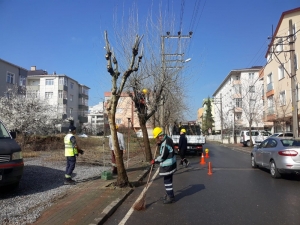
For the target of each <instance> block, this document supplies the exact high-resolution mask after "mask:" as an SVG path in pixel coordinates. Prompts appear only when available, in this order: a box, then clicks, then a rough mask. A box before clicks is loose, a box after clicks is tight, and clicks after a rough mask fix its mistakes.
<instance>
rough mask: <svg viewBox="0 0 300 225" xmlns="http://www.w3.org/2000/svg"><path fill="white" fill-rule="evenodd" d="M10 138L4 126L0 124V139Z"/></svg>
mask: <svg viewBox="0 0 300 225" xmlns="http://www.w3.org/2000/svg"><path fill="white" fill-rule="evenodd" d="M4 138H10V136H9V133H8V132H7V130H6V129H5V127H4V125H3V124H2V123H1V122H0V139H4Z"/></svg>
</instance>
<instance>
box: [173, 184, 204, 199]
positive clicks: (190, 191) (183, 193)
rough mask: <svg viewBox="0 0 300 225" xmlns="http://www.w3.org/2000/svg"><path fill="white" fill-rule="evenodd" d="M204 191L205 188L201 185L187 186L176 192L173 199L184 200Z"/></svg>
mask: <svg viewBox="0 0 300 225" xmlns="http://www.w3.org/2000/svg"><path fill="white" fill-rule="evenodd" d="M204 189H205V186H204V185H203V184H192V185H188V186H187V187H185V188H183V189H181V190H178V191H176V193H175V199H176V201H178V200H180V199H181V198H184V197H186V196H188V195H193V194H195V193H197V192H199V191H202V190H204Z"/></svg>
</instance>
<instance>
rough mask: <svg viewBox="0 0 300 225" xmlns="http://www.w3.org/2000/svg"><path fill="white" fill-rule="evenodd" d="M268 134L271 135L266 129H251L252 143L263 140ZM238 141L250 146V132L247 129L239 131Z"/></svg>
mask: <svg viewBox="0 0 300 225" xmlns="http://www.w3.org/2000/svg"><path fill="white" fill-rule="evenodd" d="M270 135H271V133H270V132H268V131H258V130H251V137H252V143H253V144H258V143H261V142H262V141H263V140H265V139H266V138H267V137H269V136H270ZM240 143H241V144H243V145H244V146H245V147H246V146H248V147H249V146H250V132H249V130H243V131H241V135H240Z"/></svg>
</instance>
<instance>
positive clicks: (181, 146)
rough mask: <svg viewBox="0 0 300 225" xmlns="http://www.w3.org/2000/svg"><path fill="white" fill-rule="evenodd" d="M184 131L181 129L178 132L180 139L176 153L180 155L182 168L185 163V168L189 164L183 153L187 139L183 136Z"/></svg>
mask: <svg viewBox="0 0 300 225" xmlns="http://www.w3.org/2000/svg"><path fill="white" fill-rule="evenodd" d="M185 134H186V130H185V129H184V128H183V129H181V130H180V138H179V143H178V151H179V155H180V158H181V160H180V163H179V165H180V166H183V163H185V166H186V167H188V165H189V164H190V162H189V161H188V160H187V159H186V158H185V153H186V150H187V137H186V136H185Z"/></svg>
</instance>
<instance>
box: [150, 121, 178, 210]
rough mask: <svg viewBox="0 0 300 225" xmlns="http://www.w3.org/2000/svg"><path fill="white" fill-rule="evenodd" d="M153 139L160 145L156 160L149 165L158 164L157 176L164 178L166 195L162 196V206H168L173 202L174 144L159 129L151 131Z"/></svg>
mask: <svg viewBox="0 0 300 225" xmlns="http://www.w3.org/2000/svg"><path fill="white" fill-rule="evenodd" d="M153 137H154V138H156V140H157V142H158V143H157V144H158V145H160V149H159V153H160V156H158V157H157V158H156V159H153V160H152V161H151V164H154V163H160V168H159V175H160V176H163V177H164V185H165V189H166V195H165V196H164V202H163V203H164V204H170V203H173V202H174V201H175V196H174V191H173V174H174V173H175V171H176V165H177V164H176V155H175V151H174V144H173V141H172V139H171V138H170V137H168V136H167V135H166V134H165V133H164V132H163V130H162V129H161V128H160V127H155V128H154V129H153Z"/></svg>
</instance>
